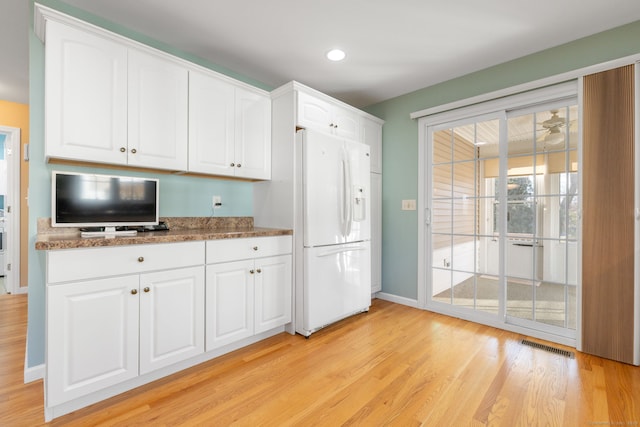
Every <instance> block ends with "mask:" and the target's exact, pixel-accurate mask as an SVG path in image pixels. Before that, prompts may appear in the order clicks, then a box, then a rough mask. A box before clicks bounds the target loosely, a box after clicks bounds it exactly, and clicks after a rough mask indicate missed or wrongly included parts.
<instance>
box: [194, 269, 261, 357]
mask: <svg viewBox="0 0 640 427" xmlns="http://www.w3.org/2000/svg"><path fill="white" fill-rule="evenodd" d="M254 276H255V270H254V266H253V260H248V261H237V262H228V263H221V264H212V265H208V266H207V282H206V286H207V289H206V327H205V330H206V350H207V351H210V350H213V349H215V348H218V347H221V346H223V345H226V344H230V343H233V342H235V341H238V340H241V339H243V338H247V337H250V336H252V335H253V319H254V317H253V316H254V315H253V310H254V307H253V298H254V286H253V281H254Z"/></svg>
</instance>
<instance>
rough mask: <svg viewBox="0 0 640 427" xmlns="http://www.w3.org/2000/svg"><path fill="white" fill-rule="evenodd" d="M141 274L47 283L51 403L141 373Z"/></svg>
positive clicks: (48, 364) (49, 400)
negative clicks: (51, 284)
mask: <svg viewBox="0 0 640 427" xmlns="http://www.w3.org/2000/svg"><path fill="white" fill-rule="evenodd" d="M138 301H139V295H138V276H137V275H135V276H124V277H118V278H111V279H102V280H92V281H87V282H76V283H72V284H65V285H54V286H47V305H48V306H49V307H56V310H48V311H47V338H46V341H47V366H46V369H47V373H46V378H47V381H46V388H47V390H46V392H47V405H48V406H49V407H52V406H55V405H58V404H60V403H63V402H66V401H69V400H72V399H75V398H78V397H82V396H85V395H87V394H90V393H92V392H95V391H98V390H101V389H103V388H106V387H109V386H111V385H114V384H118V383H121V382H122V381H125V380H128V379H130V378H134V377H136V376H137V375H138Z"/></svg>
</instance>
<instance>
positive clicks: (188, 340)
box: [140, 267, 204, 374]
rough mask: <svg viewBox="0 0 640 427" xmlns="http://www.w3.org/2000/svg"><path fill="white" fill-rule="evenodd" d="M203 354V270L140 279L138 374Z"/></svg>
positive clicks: (180, 270) (188, 269)
mask: <svg viewBox="0 0 640 427" xmlns="http://www.w3.org/2000/svg"><path fill="white" fill-rule="evenodd" d="M203 352H204V267H192V268H183V269H178V270H170V271H162V272H157V273H148V274H143V275H141V276H140V374H146V373H147V372H150V371H153V370H155V369H158V368H161V367H163V366H168V365H171V364H173V363H175V362H179V361H181V360H185V359H188V358H190V357H193V356H196V355H198V354H200V353H203Z"/></svg>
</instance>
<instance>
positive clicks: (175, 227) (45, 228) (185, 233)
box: [35, 217, 293, 251]
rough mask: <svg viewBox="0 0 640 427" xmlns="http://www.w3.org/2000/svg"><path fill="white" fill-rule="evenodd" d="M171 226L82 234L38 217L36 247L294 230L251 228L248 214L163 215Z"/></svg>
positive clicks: (235, 236)
mask: <svg viewBox="0 0 640 427" xmlns="http://www.w3.org/2000/svg"><path fill="white" fill-rule="evenodd" d="M162 219H166V221H167V223H168V224H169V225H170V230H167V231H144V232H138V234H136V235H135V236H115V237H114V236H109V237H104V236H99V237H82V236H81V235H80V231H79V230H78V229H71V230H64V231H63V232H60V231H59V230H56V229H53V228H51V227H50V219H49V218H42V219H39V220H38V235H37V237H36V242H35V248H36V250H42V251H50V250H58V249H75V248H93V247H104V246H124V245H141V244H151V243H175V242H191V241H202V240H219V239H239V238H246V237H269V236H287V235H292V234H293V230H289V229H280V228H267V227H254V226H253V218H251V217H231V218H218V219H211V218H162Z"/></svg>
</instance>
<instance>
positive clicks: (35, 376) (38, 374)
mask: <svg viewBox="0 0 640 427" xmlns="http://www.w3.org/2000/svg"><path fill="white" fill-rule="evenodd" d="M43 378H44V363H43V364H41V365H37V366H33V367H31V368H27V364H26V363H25V364H24V383H25V384H28V383H31V382H34V381H38V380H41V379H43Z"/></svg>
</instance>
